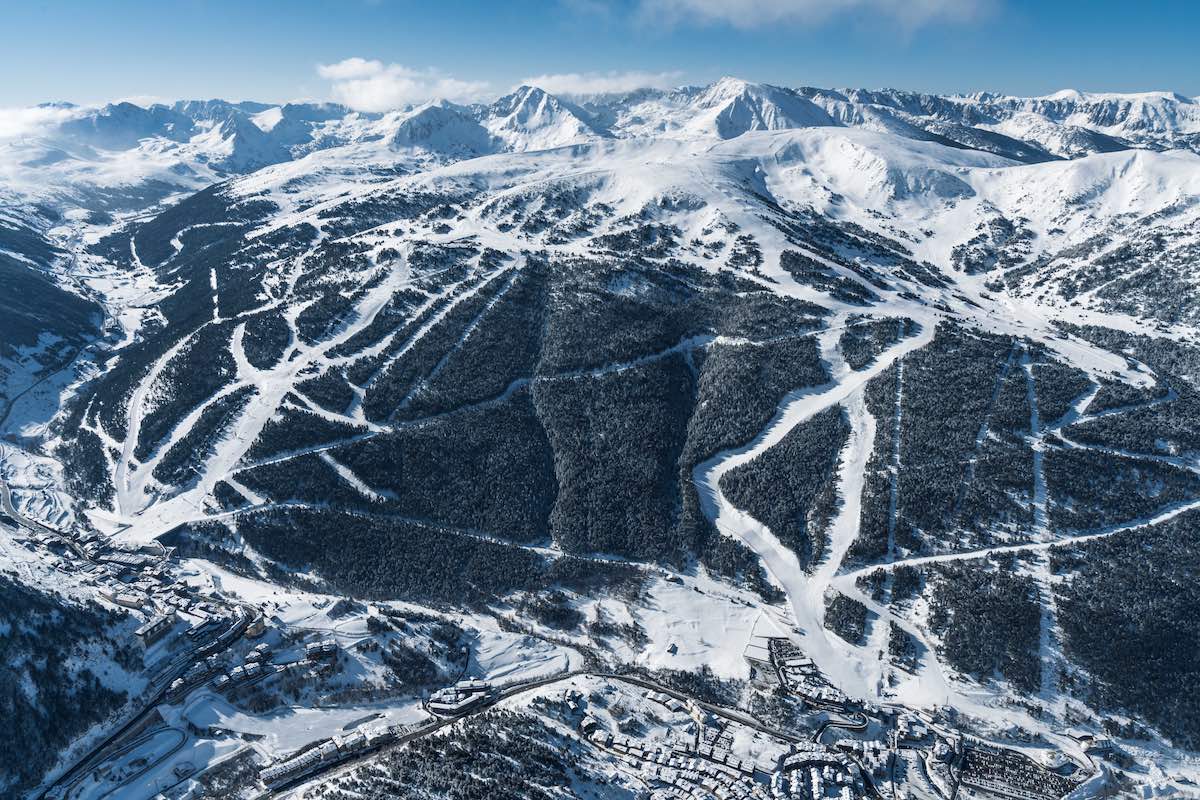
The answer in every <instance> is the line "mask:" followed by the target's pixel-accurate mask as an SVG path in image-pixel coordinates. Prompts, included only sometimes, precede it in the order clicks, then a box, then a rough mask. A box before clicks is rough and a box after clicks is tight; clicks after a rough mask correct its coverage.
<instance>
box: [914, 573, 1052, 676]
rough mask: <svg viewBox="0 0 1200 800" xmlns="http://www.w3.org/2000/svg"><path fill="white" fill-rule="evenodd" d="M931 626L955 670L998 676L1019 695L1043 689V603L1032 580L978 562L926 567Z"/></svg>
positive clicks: (943, 653) (942, 651)
mask: <svg viewBox="0 0 1200 800" xmlns="http://www.w3.org/2000/svg"><path fill="white" fill-rule="evenodd" d="M930 569H931V572H930V583H931V585H932V590H931V592H930V595H929V608H930V614H929V627H930V630H931V631H933V633H935V634H937V636H938V637H940V639H941V644H940V647H939V651H940V653H941V655H942V657H943V658H945V659H946V662H947V663H949V664H950V665H951V666H952V667H954V668H955V669H957V670H958V671H959V672H962V673H964V674H967V675H970V676H972V677H974V678H975V679H977V680H979V681H983V682H987V681H990V680H992V679H993V677H994V676H995V675H996V674H997V673H998V674H1000V675H1002V676H1003V677H1004V678H1005V679H1007V680H1008V681H1009V682H1011V683H1012V684H1013V686H1015V687H1016V688H1017V689H1019V690H1021V691H1022V692H1034V691H1037V689H1038V687H1039V686H1040V685H1041V660H1040V654H1039V651H1038V646H1039V641H1040V632H1041V604H1040V603H1039V601H1038V596H1037V588H1036V587H1035V586H1034V583H1033V580H1032V579H1031V578H1029V577H1026V576H1023V575H1017V574H1014V572H1013V571H1012V565H1011V564H1009V565H1007V566H1005V565H1003V564H1001V565H1000V566H999V568H998V569H996V568H994V567H991V566H990V565H987V564H981V563H979V562H973V563H972V562H956V561H948V562H943V563H938V564H935V565H934V566H933V567H931V568H930Z"/></svg>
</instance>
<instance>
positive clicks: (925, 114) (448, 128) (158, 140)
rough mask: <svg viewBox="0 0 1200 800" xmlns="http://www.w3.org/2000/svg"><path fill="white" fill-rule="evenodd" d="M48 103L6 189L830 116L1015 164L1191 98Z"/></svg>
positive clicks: (1140, 140)
mask: <svg viewBox="0 0 1200 800" xmlns="http://www.w3.org/2000/svg"><path fill="white" fill-rule="evenodd" d="M57 109H58V110H59V111H60V112H61V113H59V114H56V115H54V116H53V117H52V119H53V120H55V121H54V122H47V123H46V124H44V125H42V126H39V127H37V128H35V129H34V130H32V131H29V132H26V133H24V134H23V135H22V136H20V137H19V138H15V139H9V140H7V141H0V148H2V150H3V154H4V159H3V164H4V170H5V172H6V173H7V174H5V175H2V176H0V177H3V179H4V183H5V185H6V186H7V187H9V188H10V189H20V188H23V189H24V190H26V191H28V192H32V193H37V194H41V195H46V194H52V193H54V192H55V191H59V192H73V193H74V194H75V196H76V199H80V198H81V196H82V195H81V194H80V193H81V192H82V193H86V190H87V189H88V188H91V189H93V190H94V191H93V192H92V194H94V195H96V196H97V197H100V198H107V199H104V200H103V202H104V203H106V204H108V205H112V204H113V203H114V202H118V203H119V202H120V197H121V196H122V195H124V194H128V193H129V192H130V191H133V187H134V186H135V185H137V184H141V192H142V193H143V194H144V193H145V192H146V191H147V189H148V187H151V186H153V187H156V188H157V191H159V192H160V194H161V193H163V192H169V191H171V190H173V189H195V188H199V187H200V186H203V185H207V183H210V182H211V181H213V180H216V179H219V178H220V177H223V176H228V175H230V174H237V173H246V172H250V171H253V170H255V169H258V168H260V167H263V166H267V165H270V164H276V163H281V162H284V161H289V160H291V159H293V158H298V157H301V156H303V155H305V154H307V153H310V152H312V151H314V150H318V149H326V148H331V147H342V146H346V145H349V144H354V143H360V144H361V143H376V144H377V145H379V146H380V148H381V149H386V148H387V146H388V145H392V146H400V147H403V148H404V149H406V150H422V151H425V152H428V153H432V154H435V155H436V156H437V157H439V158H443V159H444V158H448V157H449V158H461V157H464V156H468V155H469V156H474V155H481V154H484V153H490V152H523V151H528V150H542V149H547V148H551V147H560V146H564V145H572V144H578V143H582V142H590V141H599V140H602V139H607V138H637V137H646V136H653V137H659V138H661V137H670V138H676V139H701V140H707V139H729V138H734V137H737V136H739V135H741V134H743V133H746V132H748V131H761V130H782V129H797V128H811V127H832V126H841V127H856V128H866V129H869V130H875V131H880V132H886V133H891V134H894V135H897V136H902V137H905V138H910V139H918V140H925V141H934V142H939V143H941V144H945V145H948V146H952V147H962V148H966V149H975V150H983V151H986V152H992V153H996V154H998V155H1003V156H1005V157H1007V158H1012V159H1015V160H1018V161H1023V162H1027V163H1035V162H1040V161H1047V160H1053V159H1057V158H1077V157H1081V156H1085V155H1089V154H1092V153H1102V152H1114V151H1119V150H1126V149H1149V150H1167V149H1192V150H1196V149H1198V148H1200V103H1198V102H1197V101H1196V100H1195V99H1193V98H1186V97H1183V96H1180V95H1177V94H1170V93H1147V94H1136V95H1109V94H1083V93H1080V92H1059V93H1057V94H1054V95H1050V96H1048V97H1037V98H1020V97H1010V96H1003V95H993V94H976V95H963V96H958V95H952V96H937V95H923V94H916V93H911V92H900V91H895V90H879V91H867V90H827V89H812V88H807V87H806V88H799V89H789V88H784V87H778V86H770V85H766V84H757V83H750V82H747V81H743V80H738V79H735V78H722V79H721V80H719V81H717V82H715V83H713V84H712V85H710V86H707V87H685V88H681V89H677V90H671V91H660V90H640V91H637V92H633V93H629V94H623V95H605V96H596V97H585V98H576V99H573V100H572V99H566V98H559V97H555V96H553V95H550V94H548V93H546V92H544V91H542V90H541V89H538V88H536V87H530V86H522V87H520V88H518V89H516V90H515V91H514V92H512V93H511V94H509V95H507V96H505V97H503V98H500V99H499V100H497V101H495V102H493V103H491V104H476V105H472V106H457V105H454V104H451V103H447V102H436V103H433V104H430V105H427V106H423V107H416V108H409V109H405V110H402V111H399V112H392V113H389V114H363V113H357V112H353V111H351V110H349V109H347V108H345V107H342V106H338V105H333V104H319V103H318V104H314V103H292V104H286V105H268V104H263V103H250V102H242V103H230V102H226V101H223V100H208V101H181V102H178V103H175V104H173V105H170V106H166V105H153V106H150V107H146V108H143V107H141V106H137V105H134V104H132V103H128V102H123V103H116V104H112V105H107V106H104V107H102V108H96V109H88V108H76V107H72V106H69V105H61V104H60V105H59V106H57ZM471 122H474V123H475V124H471ZM480 128H482V129H483V130H484V131H486V133H483V132H481V131H480ZM142 199H144V197H143V198H142ZM141 201H142V200H141V199H135V201H134V202H135V203H136V202H141Z"/></svg>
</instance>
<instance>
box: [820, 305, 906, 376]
mask: <svg viewBox="0 0 1200 800" xmlns="http://www.w3.org/2000/svg"><path fill="white" fill-rule="evenodd" d="M919 328H920V326H918V325H917V323H915V322H913V321H912V320H911V319H908V318H907V317H901V318H899V319H890V318H885V319H872V318H870V317H863V316H858V315H855V316H852V317H850V318H849V319H848V320H847V321H846V329H845V330H843V331H842V335H841V336H840V337H838V349H839V350H841V351H842V356H843V357H844V358H845V359H846V364H847V365H848V366H849V367H850V369H853V370H860V369H866V368H867V367H869V366H871V364H873V363H875V359H876V358H878V357H879V355H880V354H881V353H882V352H883V351H884V350H887V349H888V348H889V347H891V346H892V345H893V344H895V343H896V342H898V341H900V340H901V339H903V338H905V337H907V336H914V335H915V334H916V333H917V331H918V330H919Z"/></svg>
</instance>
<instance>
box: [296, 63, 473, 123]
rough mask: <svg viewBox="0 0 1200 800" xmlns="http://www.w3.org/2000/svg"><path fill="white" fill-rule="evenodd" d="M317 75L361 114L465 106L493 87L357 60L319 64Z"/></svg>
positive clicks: (401, 66)
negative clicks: (440, 104)
mask: <svg viewBox="0 0 1200 800" xmlns="http://www.w3.org/2000/svg"><path fill="white" fill-rule="evenodd" d="M317 74H318V75H320V76H321V77H322V78H325V79H326V80H329V81H332V82H333V86H332V88H331V90H330V93H331V95H332V96H333V99H334V100H337V101H338V102H340V103H344V104H346V105H348V106H350V107H351V108H353V109H357V110H358V111H390V110H391V109H394V108H401V107H403V106H407V105H411V104H414V103H423V102H425V101H427V100H434V99H446V100H453V101H455V102H460V103H465V102H470V101H472V100H476V99H479V98H480V97H481V96H482V95H484V94H485V93H486V92H487V91H488V90H489V88H490V87H489V84H488V83H487V82H486V81H465V80H459V79H458V78H454V77H451V76H449V75H445V74H443V73H441V72H438V71H437V70H433V69H424V70H422V69H414V68H412V67H406V66H404V65H403V64H384V63H383V62H382V61H378V60H374V59H372V60H367V59H363V58H357V57H355V58H347V59H345V60H343V61H339V62H337V63H336V64H318V65H317Z"/></svg>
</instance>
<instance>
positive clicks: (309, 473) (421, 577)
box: [0, 78, 1200, 779]
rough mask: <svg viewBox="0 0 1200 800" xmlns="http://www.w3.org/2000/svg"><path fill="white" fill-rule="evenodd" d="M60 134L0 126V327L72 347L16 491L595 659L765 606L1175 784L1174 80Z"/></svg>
mask: <svg viewBox="0 0 1200 800" xmlns="http://www.w3.org/2000/svg"><path fill="white" fill-rule="evenodd" d="M61 111H62V114H61V115H60V116H61V119H60V121H59V122H57V123H55V124H54V125H51V126H47V127H44V128H42V129H41V130H40V131H38V132H37V133H36V135H35V134H30V135H28V136H26V137H24V138H20V139H14V140H11V141H8V142H5V143H3V144H2V145H0V146H2V147H3V148H5V152H6V153H7V154H8V155H10V156H12V158H10V159H7V160H6V161H5V162H4V166H3V172H0V181H2V182H3V185H4V186H5V187H7V190H8V193H7V194H5V195H3V197H4V206H5V211H4V213H5V217H4V218H3V220H4V221H3V222H2V223H0V225H2V227H0V234H3V236H4V238H0V268H3V269H5V270H9V272H11V273H12V274H14V275H15V274H17V272H16V270H18V269H20V270H21V273H20V274H21V276H22V277H23V279H24V280H25V283H24V284H22V285H24V286H33V285H35V283H34V281H35V279H36V281H39V283H36V286H39V287H42V288H46V289H47V291H49V290H51V289H52V290H53V291H54V292H58V293H62V295H63V296H64V297H70V298H71V303H72V304H74V305H71V304H67V303H66V301H64V300H62V299H61V298H58V297H57V295H53V294H51V295H48V296H49V300H47V301H45V302H42V304H41V305H38V303H37V302H35V301H36V300H37V298H36V297H31V298H30V301H29V308H25V307H24V306H22V309H23V312H22V314H21V315H19V317H14V319H19V320H21V322H20V324H19V325H13V326H12V330H13V331H14V332H13V333H9V334H5V328H4V327H3V326H0V336H3V335H8V336H10V338H12V340H13V342H12V344H11V345H10V346H9V348H8V349H7V350H5V349H4V344H5V342H4V341H3V340H0V355H2V354H3V353H8V354H9V355H8V359H9V360H8V361H7V362H3V364H0V366H3V365H4V364H7V365H8V366H6V367H5V368H6V369H8V370H9V373H10V374H17V372H18V371H17V370H16V368H15V367H13V366H12V365H14V364H17V363H18V360H19V359H20V358H22V357H25V356H27V355H29V353H28V352H26V351H23V350H20V349H19V348H20V346H22V343H27V339H28V337H26V339H21V340H20V341H18V340H17V337H18V336H23V335H24V334H25V333H26V332H27V331H28V330H33V331H35V332H36V330H37V329H38V326H39V325H41V326H45V331H46V332H50V333H52V334H53V336H55V337H57V338H54V339H47V340H46V341H44V342H42V343H41V344H42V345H43V346H45V347H47V348H48V347H49V346H50V345H52V344H55V343H58V342H59V341H60V340H61V341H62V342H65V343H66V344H67V345H69V348H67V347H65V346H64V353H62V354H61V355H64V356H66V357H67V358H68V360H69V361H70V364H69V369H68V368H67V366H65V365H64V364H63V363H61V360H59V361H55V360H53V359H47V360H45V362H44V363H42V362H38V363H40V364H41V366H40V367H39V368H38V369H31V370H30V371H29V374H28V375H25V376H24V377H25V378H27V379H29V380H30V381H37V382H39V383H40V382H42V381H45V384H46V386H48V387H50V389H49V390H47V391H44V392H41V393H34V394H32V395H30V397H32V398H36V399H37V402H33V401H29V402H26V403H25V405H24V406H22V407H21V410H20V421H21V427H20V429H19V430H17V429H14V426H13V425H12V424H11V423H5V427H4V430H3V433H6V434H20V436H21V437H22V438H23V441H24V442H25V444H26V445H27V446H28V447H29V448H32V449H38V450H40V451H41V453H42V455H43V457H47V458H53V459H54V461H55V463H56V464H57V466H56V467H55V469H53V470H48V474H49V475H50V476H51V478H48V479H46V480H44V481H43V482H42V484H40V485H41V486H42V487H43V488H41V489H38V488H36V487H34V488H29V489H27V490H25V491H24V492H23V496H22V498H21V501H22V503H24V505H23V507H24V508H27V509H29V510H30V513H35V512H36V511H37V509H38V508H46V509H53V510H54V514H55V515H56V521H58V522H65V521H70V520H74V522H75V524H78V525H80V526H90V527H92V528H95V529H96V530H97V531H100V532H102V533H104V534H106V535H108V536H111V537H112V539H113V540H114V541H117V542H121V543H124V544H127V545H129V546H139V545H141V546H151V547H153V546H152V545H151V543H152V542H154V541H159V542H162V543H164V544H166V545H169V546H171V547H174V548H176V550H175V553H177V554H178V555H179V556H180V557H186V558H194V559H198V561H194V562H192V563H193V565H195V564H199V563H201V562H204V563H220V564H221V565H222V566H221V567H220V569H221V570H225V571H227V572H225V573H224V574H225V583H224V585H225V586H226V587H241V588H244V587H246V586H260V585H267V586H272V587H276V588H277V589H278V591H281V592H282V591H284V589H283V588H282V587H283V586H284V585H288V586H289V587H290V588H289V589H287V591H305V592H308V591H315V590H320V591H322V592H326V593H329V594H337V595H341V596H345V597H354V598H360V599H369V600H371V601H374V602H378V603H408V604H416V605H418V606H429V607H434V608H437V609H439V612H438V613H443V614H450V613H454V614H461V615H462V616H460V617H456V619H459V620H460V621H463V624H467V623H466V620H467V619H470V620H472V622H471V624H482V623H480V622H479V620H480V619H487V620H489V621H490V620H495V624H496V625H498V626H499V627H500V628H501V629H503V630H504V631H507V632H511V630H513V629H519V630H524V628H519V627H518V628H514V627H513V626H515V625H516V626H520V625H525V624H526V623H525V621H524V616H529V617H530V619H531V620H532V621H531V622H529V623H528V624H529V625H530V630H531V631H532V633H531V634H529V635H530V636H534V638H536V637H537V636H541V637H543V638H544V639H545V640H546V641H547V642H554V643H555V644H554V646H556V647H559V646H561V647H564V648H574V647H579V648H583V649H584V650H586V652H587V654H588V657H589V658H591V659H596V660H598V662H599V663H603V664H605V665H606V666H608V667H612V668H614V669H615V668H617V667H624V666H627V665H629V664H636V665H638V666H639V668H645V669H658V668H663V669H667V670H685V671H686V670H698V669H700V667H701V665H704V666H709V667H711V668H712V670H713V671H714V673H715V674H716V676H717V677H721V678H725V679H730V680H733V679H737V680H744V679H746V678H747V677H748V673H747V669H748V667H747V663H746V662H745V661H744V660H743V659H742V658H741V657H740V655H739V654H740V653H741V652H742V649H743V648H744V647H745V644H746V641H747V640H748V639H749V637H750V636H751V631H752V630H755V629H757V625H758V623H757V622H754V619H755V618H756V617H757V616H758V615H759V614H761V615H762V619H763V620H766V621H767V623H769V625H770V626H773V629H774V628H778V630H780V631H785V632H787V633H784V634H780V635H779V637H777V638H789V639H790V640H791V641H792V642H793V643H794V644H795V646H796V647H798V648H799V649H800V650H801V651H802V652H803V653H804V655H805V657H806V659H808V660H810V661H811V662H812V664H811V666H812V669H813V670H815V671H816V674H819V675H820V676H823V677H822V678H821V680H822V681H826V682H827V683H823V684H821V685H822V686H826V685H828V686H829V687H832V689H831V690H830V691H834V690H836V692H837V693H839V694H837V696H843V695H848V696H850V697H854V698H861V699H863V700H865V701H867V702H868V704H869V705H871V704H878V703H895V704H899V705H901V706H904V707H908V708H911V709H923V710H925V711H927V712H929V713H930V714H933V715H935V716H936V718H937V719H938V720H940V721H941V722H946V724H949V722H947V720H949V721H952V722H953V724H954V725H959V726H962V729H963V730H966V731H969V732H973V733H975V734H979V735H987V736H991V737H1000V738H1006V740H1008V741H1012V742H1029V741H1039V742H1049V741H1053V742H1055V743H1056V746H1059V745H1061V746H1063V747H1074V748H1075V749H1077V750H1078V749H1080V745H1079V744H1078V743H1079V741H1080V739H1079V736H1077V735H1076V734H1078V735H1080V736H1081V735H1083V734H1084V733H1086V734H1087V735H1099V733H1100V732H1101V731H1107V732H1108V733H1109V734H1110V735H1117V736H1118V737H1120V738H1122V739H1123V740H1124V741H1123V746H1124V747H1127V748H1128V751H1129V753H1130V754H1131V756H1130V757H1131V758H1133V759H1134V762H1136V763H1141V764H1143V765H1149V764H1153V765H1154V767H1155V769H1165V770H1167V771H1170V774H1171V775H1172V776H1192V778H1193V779H1195V778H1200V770H1198V769H1197V768H1196V761H1195V752H1196V747H1197V742H1200V717H1197V714H1196V712H1195V709H1194V708H1193V707H1192V706H1189V705H1187V704H1186V703H1184V704H1181V703H1178V702H1176V700H1175V699H1174V698H1178V697H1184V696H1189V695H1188V694H1187V693H1188V692H1190V691H1191V690H1192V689H1193V688H1194V686H1195V685H1196V681H1197V672H1196V667H1195V660H1194V659H1190V658H1188V657H1186V656H1187V653H1190V652H1191V651H1190V650H1188V648H1189V647H1191V646H1192V644H1194V641H1195V637H1194V627H1193V624H1192V622H1191V621H1192V620H1193V619H1194V618H1195V616H1196V614H1200V608H1198V607H1197V605H1196V598H1197V597H1200V584H1197V577H1196V576H1197V575H1198V574H1200V568H1198V567H1200V564H1198V563H1197V560H1196V559H1197V554H1198V553H1200V540H1198V539H1197V536H1196V530H1197V525H1196V522H1197V514H1200V466H1198V463H1200V462H1198V461H1197V459H1198V458H1200V432H1198V431H1197V429H1196V424H1197V423H1196V420H1197V419H1200V286H1197V282H1198V280H1200V278H1198V277H1197V273H1196V270H1195V264H1196V261H1197V257H1200V153H1197V151H1196V148H1197V142H1198V141H1200V139H1198V137H1200V117H1198V116H1197V103H1196V101H1194V100H1189V99H1187V98H1183V97H1179V96H1175V95H1159V94H1153V95H1128V96H1117V95H1082V94H1079V93H1059V94H1056V95H1053V96H1050V97H1046V98H1013V97H1007V96H1000V95H974V96H954V97H937V96H931V95H921V94H914V93H907V92H897V91H890V90H889V91H870V92H868V91H861V90H854V91H850V90H824V89H820V90H818V89H809V88H801V89H788V88H783V87H775V86H766V85H761V84H753V83H748V82H745V81H740V80H736V79H731V78H725V79H722V80H720V81H718V82H716V83H714V84H713V85H711V86H708V87H685V88H680V89H676V90H671V91H658V90H642V91H639V92H634V93H630V94H625V95H620V96H603V97H579V98H570V99H566V98H556V97H554V96H552V95H550V94H547V93H545V92H544V91H542V90H540V89H537V88H535V87H521V88H519V89H517V90H515V91H514V92H513V93H512V94H510V95H508V96H506V97H503V98H501V99H499V100H497V101H496V102H494V103H491V104H475V105H461V104H454V103H449V102H444V101H439V102H432V103H428V104H424V105H421V106H417V107H413V108H405V109H398V110H396V111H393V112H389V113H386V114H362V113H356V112H352V111H350V110H348V109H344V108H341V107H337V106H331V105H304V104H292V105H286V106H272V105H264V104H257V103H236V104H234V103H226V102H223V101H206V102H196V103H190V102H189V103H178V104H175V105H173V106H169V107H168V106H154V107H151V108H149V109H144V108H139V107H137V106H131V105H128V104H124V105H117V106H110V107H106V108H105V109H98V110H97V109H92V110H88V109H62V110H61ZM39 153H40V155H39ZM9 272H5V273H0V274H2V275H8V274H9ZM47 302H48V303H49V304H50V305H59V306H61V307H62V308H71V309H73V313H72V314H71V315H65V314H64V315H62V318H61V319H57V318H54V315H53V314H52V313H50V312H47V311H46V309H45V308H44V307H43V306H45V305H46V303H47ZM33 341H34V343H35V344H37V339H36V337H35V339H34V340H33ZM67 350H69V352H66V351H67ZM56 352H57V351H56ZM13 354H15V355H13ZM26 360H28V359H26ZM22 374H23V373H22ZM6 393H7V394H9V395H10V396H11V394H12V392H11V391H8V390H6ZM39 413H40V417H39ZM30 484H31V487H32V486H33V482H32V481H31V482H30ZM39 492H45V493H47V494H51V495H52V496H53V498H54V499H53V501H51V500H46V501H45V502H42V503H41V504H40V505H39V503H38V501H37V498H38V497H39V496H40V495H39ZM62 496H70V497H72V498H74V499H75V501H76V502H75V504H74V506H72V505H71V504H70V503H64V502H63V501H62V500H61V499H60V498H61V497H62ZM190 568H191V569H196V570H200V569H208V567H204V568H201V567H198V566H193V567H190ZM624 570H632V572H627V571H624ZM631 574H637V575H642V574H644V575H645V576H647V577H645V580H644V581H642V579H641V578H638V579H637V581H633V582H634V583H637V582H638V581H642V582H641V583H640V584H638V585H639V586H640V588H634V589H630V588H629V586H628V582H630V581H631V580H632V579H630V577H629V576H630V575H631ZM685 589H686V590H685ZM236 590H237V588H235V589H232V590H231V591H236ZM255 591H256V592H260V594H259V595H256V597H258V600H256V601H255V602H258V601H259V600H261V598H262V597H263V596H266V594H267V593H266V592H262V591H260V590H258V589H256V590H255ZM271 591H275V589H272V590H271ZM306 602H307V601H306ZM405 608H406V609H408V608H409V606H405ZM530 609H533V610H530ZM547 609H549V610H547ZM747 609H753V613H750V612H749V611H747ZM275 610H276V611H278V612H280V614H282V612H283V606H282V605H279V604H276V608H275ZM535 612H536V613H535ZM405 613H406V614H407V613H408V611H407V610H406V611H405ZM418 613H424V612H416V613H414V614H413V615H412V616H413V618H414V619H416V618H418V617H417V614H418ZM747 614H749V615H750V616H749V621H748V619H747ZM422 619H424V618H422ZM428 619H434V617H429V618H428ZM514 620H516V621H514ZM614 620H619V621H614ZM1096 620H1102V621H1103V625H1102V626H1099V627H1097V625H1096V624H1095V621H1096ZM280 624H283V623H280ZM376 624H378V623H376ZM488 624H492V623H491V622H489V623H488ZM522 635H524V634H522ZM735 639H736V641H735ZM1114 640H1117V641H1120V642H1127V643H1130V644H1128V646H1126V645H1124V644H1122V645H1120V646H1114V645H1113V644H1112V642H1113V641H1114ZM564 642H565V644H564ZM1193 649H1194V648H1193ZM571 652H572V653H574V654H575V657H577V658H578V659H579V661H580V662H582V660H583V658H582V657H581V656H579V654H578V653H575V651H574V650H571ZM1147 652H1154V653H1168V654H1170V653H1182V654H1183V656H1181V657H1178V658H1175V657H1173V656H1171V657H1167V656H1163V657H1159V656H1155V657H1154V658H1143V656H1144V654H1145V653H1147ZM473 655H474V654H473ZM567 660H568V662H570V659H569V658H568V659H567ZM572 663H573V662H572ZM589 663H590V662H589ZM806 663H807V662H806ZM746 691H750V690H749V689H748V688H747V689H746ZM1193 705H1194V704H1193ZM939 707H940V708H942V709H943V710H941V711H937V710H935V709H936V708H939ZM945 708H950V709H953V711H952V712H950V711H945ZM1068 728H1069V730H1068ZM1064 731H1065V732H1064ZM806 738H807V734H806ZM1072 742H1073V743H1074V744H1072ZM1064 743H1065V744H1064ZM1147 743H1149V744H1147ZM1079 763H1084V761H1083V760H1080V762H1079ZM1080 769H1082V767H1081V768H1080ZM1147 769H1148V767H1147Z"/></svg>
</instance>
